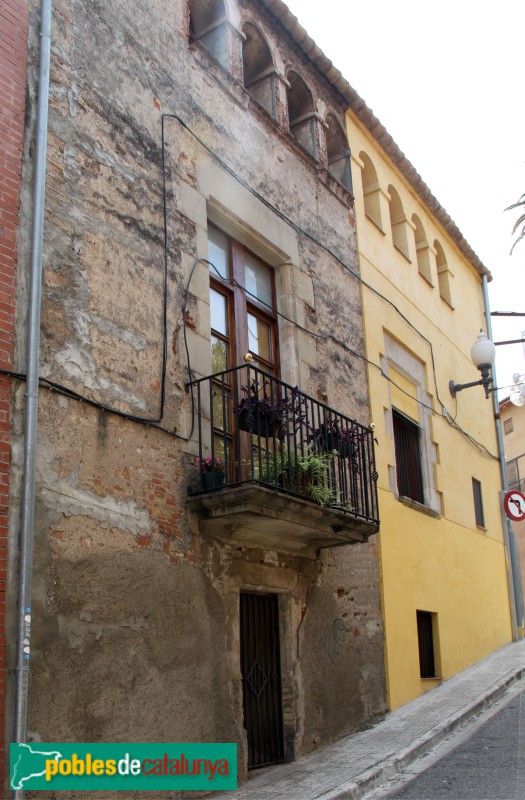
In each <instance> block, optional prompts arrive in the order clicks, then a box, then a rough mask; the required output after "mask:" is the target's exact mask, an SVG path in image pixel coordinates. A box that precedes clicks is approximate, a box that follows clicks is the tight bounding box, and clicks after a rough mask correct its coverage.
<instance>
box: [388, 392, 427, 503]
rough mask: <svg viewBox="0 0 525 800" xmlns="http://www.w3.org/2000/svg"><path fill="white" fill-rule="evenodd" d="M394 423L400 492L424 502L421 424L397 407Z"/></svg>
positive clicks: (393, 415)
mask: <svg viewBox="0 0 525 800" xmlns="http://www.w3.org/2000/svg"><path fill="white" fill-rule="evenodd" d="M392 423H393V428H394V445H395V453H396V469H397V488H398V491H399V494H400V495H401V496H402V497H410V498H411V499H412V500H416V501H417V502H418V503H424V502H425V495H424V492H423V475H422V471H421V448H420V442H419V436H420V433H419V426H418V425H416V423H415V422H412V420H411V419H409V418H408V417H405V415H404V414H401V413H400V412H399V411H396V409H395V408H393V409H392Z"/></svg>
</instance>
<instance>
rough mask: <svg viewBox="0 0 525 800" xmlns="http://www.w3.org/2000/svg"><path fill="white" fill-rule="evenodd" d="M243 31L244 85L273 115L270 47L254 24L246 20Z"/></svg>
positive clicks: (273, 68)
mask: <svg viewBox="0 0 525 800" xmlns="http://www.w3.org/2000/svg"><path fill="white" fill-rule="evenodd" d="M243 33H244V37H245V38H244V42H243V46H242V65H243V76H244V85H245V87H246V88H247V89H248V90H249V92H250V94H251V95H253V97H254V98H255V99H256V100H257V102H259V103H260V104H261V105H262V106H263V107H264V108H265V109H266V110H267V111H269V112H270V114H271V115H272V116H275V67H274V63H273V59H272V54H271V51H270V48H269V47H268V44H267V42H266V40H265V39H264V37H263V36H262V34H261V33H260V32H259V30H258V29H257V28H256V27H255V25H252V24H251V23H249V22H247V23H246V25H245V26H244V28H243Z"/></svg>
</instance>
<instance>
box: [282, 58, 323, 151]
mask: <svg viewBox="0 0 525 800" xmlns="http://www.w3.org/2000/svg"><path fill="white" fill-rule="evenodd" d="M286 77H287V80H288V84H289V86H288V87H287V91H286V96H287V100H288V124H289V126H290V132H291V133H292V134H293V135H294V136H295V138H296V139H297V141H298V142H300V144H302V146H303V147H304V148H305V150H307V151H308V152H309V153H310V154H311V155H313V157H314V158H317V140H316V135H315V106H314V98H313V95H312V93H311V91H310V89H309V88H308V86H307V85H306V83H305V82H304V80H303V79H302V78H301V76H300V75H298V74H297V73H296V72H289V73H288V75H287V76H286Z"/></svg>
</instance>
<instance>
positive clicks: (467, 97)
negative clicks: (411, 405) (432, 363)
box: [285, 0, 525, 397]
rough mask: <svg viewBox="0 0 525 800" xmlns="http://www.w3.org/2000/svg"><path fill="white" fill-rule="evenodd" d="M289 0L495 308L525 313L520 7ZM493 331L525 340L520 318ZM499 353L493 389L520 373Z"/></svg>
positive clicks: (523, 6) (514, 3) (524, 14)
mask: <svg viewBox="0 0 525 800" xmlns="http://www.w3.org/2000/svg"><path fill="white" fill-rule="evenodd" d="M285 2H286V3H287V5H288V7H289V8H290V10H291V11H292V13H293V14H295V16H296V17H297V18H298V20H299V22H300V23H301V25H302V26H303V27H304V28H305V29H306V30H307V31H308V33H309V34H310V36H311V37H312V38H313V39H314V41H315V42H316V44H317V45H318V46H319V47H320V48H321V50H322V51H323V52H324V53H325V55H327V56H328V58H330V59H331V61H332V62H333V63H334V65H335V66H336V67H337V68H338V69H339V70H340V71H341V72H342V74H343V75H344V77H345V78H346V80H347V81H348V83H350V85H351V86H352V87H353V88H354V89H355V90H356V91H357V92H358V93H359V94H360V95H361V97H362V98H363V100H364V101H365V102H366V104H367V105H368V107H369V108H371V109H372V110H373V112H374V113H375V115H376V116H377V117H378V118H379V119H380V121H381V122H382V123H383V125H384V126H385V128H386V129H387V131H388V132H389V133H390V134H391V136H392V137H393V138H394V140H395V142H396V144H397V145H398V146H399V147H400V149H401V150H402V151H403V152H404V153H405V155H406V157H407V158H408V159H409V161H411V162H412V164H413V165H414V167H415V168H416V169H417V171H418V172H419V174H420V175H421V177H422V178H423V180H424V181H425V183H426V184H427V186H428V187H429V188H430V189H431V191H432V192H433V194H434V195H435V197H437V199H438V201H439V202H440V204H441V205H442V206H443V208H445V209H446V211H447V212H448V213H449V214H450V216H451V217H452V219H453V220H454V222H455V223H456V225H457V226H458V228H459V229H460V231H461V232H462V234H463V235H464V237H465V238H466V240H467V241H468V243H469V244H470V246H471V247H472V249H473V250H474V252H475V253H476V254H477V255H478V256H479V257H480V259H481V260H482V262H483V263H484V264H485V266H486V267H488V269H489V270H490V271H491V273H492V276H493V280H492V282H491V283H490V284H489V294H490V306H491V310H492V311H515V312H523V313H525V239H524V240H523V242H521V243H520V244H518V245H517V246H516V248H515V250H514V253H513V255H512V256H511V255H510V249H511V247H512V244H513V241H514V239H513V237H512V235H511V233H512V227H513V225H514V222H515V220H516V219H517V217H518V213H517V212H516V211H505V208H507V206H509V205H511V203H513V202H516V201H517V200H518V199H519V198H520V197H521V195H522V194H524V193H525V68H524V58H523V45H524V37H525V0H498V2H495V1H494V0H491V1H490V2H488V0H439V2H436V1H435V0H426V2H424V1H422V0H395V2H393V1H392V0H361V2H355V0H323V2H322V3H319V2H318V0H285ZM467 313H468V312H467ZM492 325H493V334H494V341H495V342H499V341H506V340H508V339H518V338H521V332H522V331H524V330H525V316H524V317H521V318H519V317H517V318H507V319H505V318H494V317H493V318H492ZM496 354H497V355H496V371H497V382H498V386H500V387H506V386H509V385H510V384H511V383H512V375H513V373H515V372H519V373H522V374H523V373H525V350H524V347H523V345H522V344H517V345H505V346H498V347H497V348H496ZM451 377H454V379H455V380H456V381H458V382H462V381H467V380H472V376H461V375H460V376H451ZM508 394H509V390H508V389H507V390H504V389H503V390H502V391H501V392H500V397H502V396H508Z"/></svg>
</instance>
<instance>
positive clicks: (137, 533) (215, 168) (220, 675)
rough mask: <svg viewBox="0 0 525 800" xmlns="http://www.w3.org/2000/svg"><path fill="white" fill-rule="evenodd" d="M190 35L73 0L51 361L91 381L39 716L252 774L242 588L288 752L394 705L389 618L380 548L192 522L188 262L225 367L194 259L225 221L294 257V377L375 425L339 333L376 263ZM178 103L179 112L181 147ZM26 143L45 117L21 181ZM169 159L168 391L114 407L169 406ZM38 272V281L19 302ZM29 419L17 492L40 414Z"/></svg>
mask: <svg viewBox="0 0 525 800" xmlns="http://www.w3.org/2000/svg"><path fill="white" fill-rule="evenodd" d="M37 5H38V4H37V3H36V2H34V3H33V4H32V14H33V35H32V39H31V58H35V48H36V46H37V39H38V37H37V35H36V25H37V10H38V8H37ZM237 13H238V15H239V19H237V20H235V23H236V25H237V26H238V27H239V26H242V23H243V20H247V19H250V20H253V19H254V18H255V19H258V22H259V24H260V26H261V29H262V30H263V31H264V33H265V35H266V36H267V38H268V41H269V42H270V43H271V47H272V50H273V52H274V57H275V60H276V68H277V69H278V70H280V71H281V72H283V73H284V67H285V65H292V67H293V68H294V69H296V70H297V71H298V72H301V73H302V74H303V75H304V76H305V78H306V77H307V78H308V81H309V85H310V86H311V88H312V92H313V94H314V97H315V98H316V100H317V102H318V108H319V113H320V115H321V116H322V114H323V113H324V110H326V108H328V107H329V108H331V109H332V110H335V111H337V112H338V113H339V114H340V116H341V119H342V112H343V110H344V109H343V108H341V107H340V106H339V105H338V103H339V99H338V97H337V96H336V95H333V93H332V90H331V87H330V86H329V84H328V83H327V82H326V81H325V79H324V78H323V77H322V76H321V75H320V74H319V73H318V72H316V71H315V70H314V69H313V68H312V66H311V65H310V64H309V63H308V61H307V59H306V58H305V57H304V56H303V55H302V53H301V52H300V51H299V50H298V49H297V47H296V46H295V45H293V44H292V43H291V41H289V40H287V38H286V34H285V31H284V30H283V29H282V28H279V29H278V30H277V31H276V29H275V27H274V25H275V22H274V20H273V19H272V18H270V17H266V16H264V14H263V11H262V9H261V7H260V5H259V4H256V3H246V4H239V6H238V8H237ZM188 31H189V18H188V9H187V4H186V3H185V2H182V0H169V2H160V0H151V1H150V2H148V3H147V4H144V3H138V2H136V1H135V0H115V1H114V2H111V3H102V2H96V0H93V1H92V2H89V3H82V2H78V1H77V2H75V1H74V0H55V2H54V3H53V27H52V53H53V58H52V69H51V100H50V121H49V140H48V162H47V164H48V172H47V201H46V219H45V225H46V227H45V247H44V297H43V306H42V374H43V375H44V376H45V377H46V378H49V379H50V380H52V381H53V382H54V383H56V384H59V385H60V386H65V387H67V388H69V389H71V390H73V391H74V392H77V393H78V394H79V395H81V396H82V397H84V398H86V399H87V400H88V401H89V402H80V401H79V399H78V398H75V397H66V396H64V394H63V393H62V394H61V393H57V392H51V391H50V390H49V389H47V388H45V387H42V390H41V398H40V432H39V470H38V496H37V499H38V507H37V523H36V542H35V571H34V574H35V580H34V592H35V603H34V606H35V621H34V641H33V651H34V653H35V655H34V656H33V661H32V679H31V697H30V719H29V728H30V730H31V731H32V735H33V736H34V737H36V738H39V739H42V740H44V741H68V740H71V741H78V740H85V741H97V740H102V741H112V740H121V741H127V740H136V741H177V740H179V739H184V740H192V739H194V740H197V741H199V740H201V741H203V740H204V741H206V740H218V741H237V742H238V743H239V745H240V749H239V762H240V765H241V769H240V775H241V778H242V777H244V775H245V770H246V766H245V764H246V741H245V734H244V731H243V711H242V691H241V674H240V663H239V591H240V590H253V591H258V590H259V591H261V590H264V591H270V592H275V593H276V594H278V595H279V600H280V618H281V623H280V624H281V649H282V677H283V710H284V725H285V751H286V757H287V758H293V757H295V756H298V755H300V754H301V753H305V752H308V751H310V750H311V749H313V748H314V747H316V746H318V745H321V744H324V743H326V742H328V741H330V740H332V739H334V738H336V737H337V736H340V735H342V734H343V733H346V732H348V731H350V730H354V729H356V728H357V727H359V726H360V725H361V724H363V723H364V722H366V721H368V720H369V719H370V717H371V716H373V715H375V714H377V713H381V712H382V711H383V710H384V707H385V696H384V677H383V636H382V628H381V622H380V609H379V593H378V578H377V566H376V556H375V552H374V549H373V547H374V546H373V545H371V544H369V545H356V546H354V547H344V548H340V549H338V550H337V551H333V552H331V553H330V554H329V555H325V556H324V557H323V558H321V559H319V560H312V559H311V558H306V557H304V558H303V557H300V556H291V555H289V554H286V553H284V552H283V553H281V552H275V551H268V550H266V549H265V548H264V542H261V548H260V549H257V548H251V549H247V548H244V547H234V546H228V545H226V544H223V543H222V544H221V543H218V542H214V541H213V540H212V539H206V540H205V539H204V538H203V537H201V536H200V534H199V532H198V528H197V526H196V525H195V524H194V521H193V520H190V519H188V515H187V511H186V493H187V485H188V482H189V481H191V479H192V475H193V467H192V462H193V456H194V455H196V453H197V443H196V437H195V433H194V434H193V437H192V439H191V440H190V441H186V438H187V437H188V436H189V435H190V432H191V403H190V398H189V395H188V394H187V393H186V391H185V383H186V381H187V380H188V365H187V363H186V355H185V347H184V339H183V312H182V308H183V304H184V293H185V290H186V287H187V285H188V281H189V278H190V275H192V278H191V284H190V285H189V291H188V318H187V319H188V323H189V324H188V325H187V326H186V333H187V336H188V347H189V351H190V357H191V367H192V370H193V374H194V375H197V376H199V375H202V376H204V375H207V374H210V372H211V353H210V340H209V327H210V322H209V277H208V268H207V266H206V265H202V264H201V265H198V266H196V267H195V270H194V271H193V272H192V270H193V267H194V261H195V259H196V258H198V257H206V255H207V245H206V230H207V220H208V219H212V220H213V221H214V222H215V223H217V224H219V225H220V226H221V227H223V228H224V229H225V230H227V231H228V232H230V233H232V234H234V235H235V236H236V237H237V238H239V239H240V240H241V241H243V243H245V244H246V245H248V246H250V247H251V248H252V249H253V250H254V251H255V252H256V253H258V254H260V255H261V257H264V258H265V259H266V260H267V261H268V262H269V263H270V264H271V265H272V266H273V267H274V268H275V271H276V284H277V292H278V303H279V308H280V310H281V311H282V312H283V313H286V314H287V315H288V316H289V317H291V318H292V319H294V320H297V322H298V323H300V325H302V326H303V327H304V328H306V329H308V330H312V331H313V332H314V333H316V334H318V335H319V337H318V338H315V337H314V336H312V335H309V334H308V333H307V332H305V331H304V330H299V329H298V328H297V327H296V326H294V325H293V324H291V323H290V322H288V321H286V320H283V319H281V320H280V346H281V372H282V376H283V378H284V379H285V380H287V381H289V382H291V383H293V384H295V383H297V384H299V385H300V387H301V389H303V390H304V391H306V392H308V393H310V394H312V395H314V396H315V397H318V398H319V399H321V400H326V401H327V402H328V403H330V405H332V406H333V407H335V408H337V409H338V411H340V412H342V413H347V414H349V415H351V416H352V417H354V418H356V419H358V420H359V421H362V422H364V423H365V424H366V423H368V421H369V412H368V404H367V386H366V377H365V365H364V362H363V361H361V360H359V359H357V358H355V357H354V356H352V354H351V353H350V352H349V350H347V349H345V348H344V347H342V346H341V345H340V344H337V343H336V342H335V341H334V339H333V338H331V339H330V338H326V340H325V338H324V337H329V335H330V334H333V336H335V337H336V338H337V339H338V340H339V341H340V342H343V343H346V345H347V346H348V347H349V348H351V349H352V350H355V351H358V352H362V346H363V345H362V322H361V311H360V290H359V281H358V280H357V279H356V278H355V277H354V276H352V274H350V272H349V271H348V269H345V267H344V266H342V265H341V263H339V262H338V260H337V259H340V260H341V261H342V262H344V264H346V265H347V266H348V267H349V268H351V269H353V270H356V269H357V266H356V264H357V260H356V251H355V239H354V226H353V214H352V210H351V208H350V207H349V206H348V205H347V204H346V203H345V202H343V201H342V200H341V198H340V197H338V196H337V195H336V194H335V193H334V192H332V191H331V190H330V189H329V188H328V187H327V185H326V183H325V181H324V180H323V179H322V175H321V173H320V172H319V170H317V165H316V162H315V161H314V159H312V158H311V157H310V156H309V155H307V154H306V153H305V152H303V151H302V149H301V148H300V147H298V146H297V144H296V143H295V142H294V140H293V139H292V137H291V136H290V134H289V132H288V131H287V130H285V129H284V128H283V126H282V125H280V124H277V123H276V122H275V121H274V120H272V119H271V118H269V115H268V113H267V112H266V111H264V110H263V109H261V108H260V107H259V106H258V105H257V104H256V103H254V101H253V100H252V99H251V98H250V95H249V94H248V92H247V91H246V90H245V89H244V87H243V86H242V84H241V83H240V82H239V81H238V80H237V79H236V78H235V77H234V74H235V70H237V72H238V66H239V65H238V64H237V67H235V70H233V73H234V74H233V75H232V74H231V73H230V72H228V71H227V70H225V69H224V68H222V67H221V66H219V65H218V64H217V63H215V61H214V60H213V59H211V58H210V56H209V54H208V53H207V52H206V51H205V50H204V49H203V47H202V45H201V44H199V43H196V44H192V45H190V44H189V41H188ZM229 46H231V47H233V45H232V44H231V43H230V45H229ZM234 66H235V65H234ZM33 77H34V76H33ZM30 96H31V98H33V97H34V91H32V92H31V94H30ZM34 112H35V109H34V101H32V105H31V118H32V121H33V125H34ZM162 114H173V115H176V116H177V118H175V117H165V118H164V134H165V151H164V154H163V149H162V131H163V129H162V124H163V123H162ZM281 116H282V115H281ZM31 147H32V144H31V136H30V134H28V137H27V141H26V155H27V156H28V158H27V163H28V168H27V171H26V176H25V177H26V180H28V179H29V174H30V161H31V159H30V155H31ZM163 156H164V159H165V166H166V219H167V239H166V254H167V277H166V287H167V296H166V303H167V306H166V307H167V335H166V342H167V352H166V402H165V406H164V409H163V418H162V421H161V422H160V423H158V424H156V423H152V424H145V423H141V422H140V421H137V420H132V419H125V418H123V417H122V416H118V415H116V414H115V413H112V411H110V410H103V409H102V408H101V407H100V406H101V405H103V406H106V407H110V408H113V409H117V410H119V411H120V412H122V413H125V414H128V415H133V416H134V417H142V418H145V419H151V420H155V419H156V418H157V415H158V414H159V409H160V408H161V395H162V363H163V358H162V348H163V292H164V265H165V262H164V256H165V251H164V248H165V241H164V216H163V214H164V209H163V171H162V166H163ZM221 162H222V163H221ZM225 165H227V168H226V166H225ZM29 199H30V195H29V193H27V195H26V205H27V206H28V205H29ZM329 251H332V252H333V254H335V256H336V257H337V258H334V256H333V255H332V254H331V253H330V252H329ZM21 268H22V269H23V270H27V258H25V259H23V263H22V264H21ZM25 294H26V290H25V281H24V280H21V282H20V285H19V297H18V301H19V308H20V309H22V308H23V304H24V302H25ZM23 316H24V315H23V312H22V311H20V313H19V322H20V325H22V322H23ZM23 338H24V334H23V329H22V328H21V335H20V338H19V348H20V350H19V353H20V354H21V353H22V352H23V350H22V345H23ZM22 363H23V362H22V358H21V355H20V365H21V364H22ZM22 407H23V387H21V388H20V390H19V392H18V395H17V397H16V409H17V412H18V413H21V411H22ZM14 436H15V445H16V447H15V450H14V452H15V455H16V456H17V457H16V458H15V464H14V470H15V478H16V480H15V481H14V483H13V486H14V488H13V491H12V502H13V506H14V507H15V508H16V507H17V504H18V502H19V497H18V488H17V487H18V485H19V481H18V478H19V472H20V467H21V464H20V458H19V457H18V454H19V452H20V450H19V443H20V441H21V438H20V437H21V430H20V425H18V426H17V427H15V430H14ZM13 518H14V519H15V520H16V515H13ZM16 527H17V526H16V521H15V522H14V523H13V525H12V528H13V530H12V534H13V536H15V535H16V533H17V530H16ZM330 637H332V638H330ZM341 687H344V693H345V703H341V694H340V692H341ZM346 701H348V702H346Z"/></svg>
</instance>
